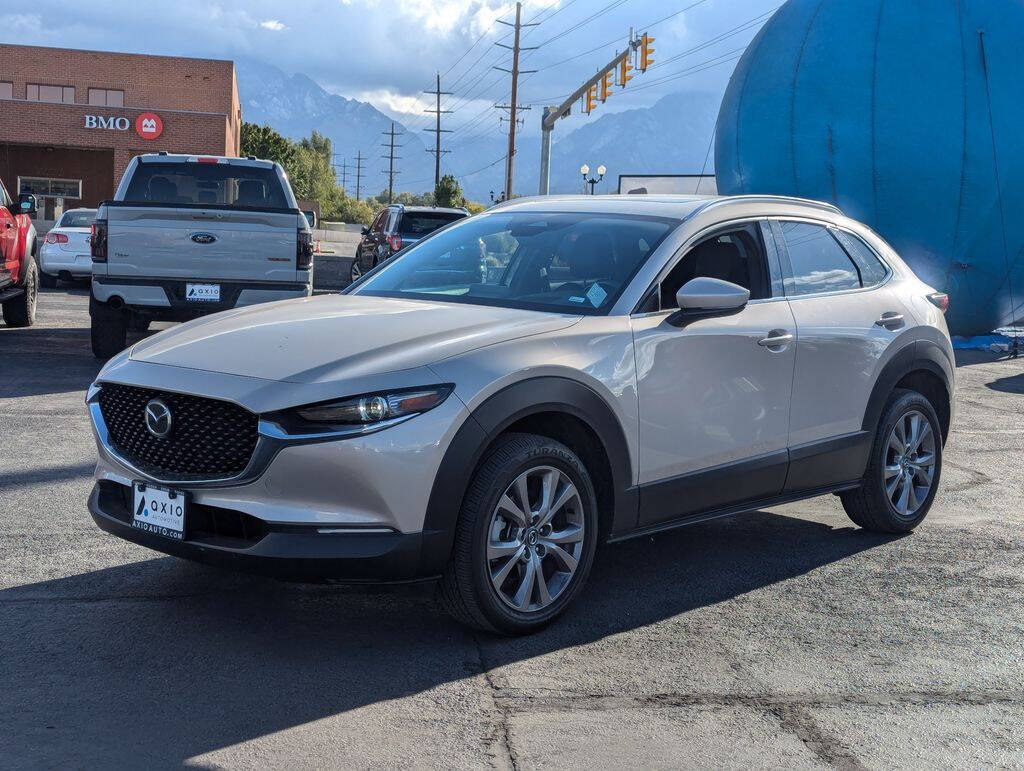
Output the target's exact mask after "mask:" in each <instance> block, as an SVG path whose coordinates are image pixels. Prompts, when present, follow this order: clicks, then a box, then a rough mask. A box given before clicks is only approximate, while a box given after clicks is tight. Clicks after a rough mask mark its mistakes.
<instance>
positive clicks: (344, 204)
mask: <svg viewBox="0 0 1024 771" xmlns="http://www.w3.org/2000/svg"><path fill="white" fill-rule="evenodd" d="M339 192H340V189H339ZM332 203H333V204H334V208H333V209H332V210H331V215H330V218H329V219H334V220H340V221H341V222H353V223H354V222H358V223H359V224H360V225H369V224H370V222H371V221H372V220H373V215H374V214H376V213H377V210H378V207H374V206H371V205H370V203H369V202H368V201H357V200H356V199H355V198H353V197H352V196H348V195H341V196H339V197H338V198H337V200H336V201H334V202H332ZM325 218H326V217H325Z"/></svg>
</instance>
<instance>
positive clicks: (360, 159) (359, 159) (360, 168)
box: [356, 150, 363, 201]
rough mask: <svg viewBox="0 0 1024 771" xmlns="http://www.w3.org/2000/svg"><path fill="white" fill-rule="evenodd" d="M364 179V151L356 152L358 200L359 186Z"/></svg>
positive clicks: (357, 198) (357, 194) (357, 196)
mask: <svg viewBox="0 0 1024 771" xmlns="http://www.w3.org/2000/svg"><path fill="white" fill-rule="evenodd" d="M362 181H363V151H362V150H360V151H359V152H358V153H356V200H357V201H358V200H359V187H360V184H361V183H362Z"/></svg>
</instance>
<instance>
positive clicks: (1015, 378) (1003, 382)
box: [985, 359, 1024, 394]
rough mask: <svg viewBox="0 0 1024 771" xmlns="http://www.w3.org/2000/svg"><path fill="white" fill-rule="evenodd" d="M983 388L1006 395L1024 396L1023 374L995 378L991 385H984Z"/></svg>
mask: <svg viewBox="0 0 1024 771" xmlns="http://www.w3.org/2000/svg"><path fill="white" fill-rule="evenodd" d="M1021 366H1024V359H1021ZM985 386H986V388H991V389H992V390H993V391H1000V392H1002V393H1006V394H1024V372H1021V373H1020V374H1017V375H1008V376H1006V377H1000V378H996V379H995V380H993V381H992V382H991V383H986V384H985Z"/></svg>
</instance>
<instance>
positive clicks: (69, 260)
mask: <svg viewBox="0 0 1024 771" xmlns="http://www.w3.org/2000/svg"><path fill="white" fill-rule="evenodd" d="M39 268H40V269H41V270H42V271H43V273H48V274H49V275H51V276H56V275H57V274H58V273H61V272H62V271H67V272H68V273H70V274H71V275H72V276H76V277H84V276H91V275H92V257H90V256H89V254H88V253H85V254H75V253H74V252H67V251H64V250H63V249H60V248H59V247H58V248H56V249H52V248H50V247H49V246H48V245H47V246H46V247H45V248H43V249H42V250H41V251H40V253H39Z"/></svg>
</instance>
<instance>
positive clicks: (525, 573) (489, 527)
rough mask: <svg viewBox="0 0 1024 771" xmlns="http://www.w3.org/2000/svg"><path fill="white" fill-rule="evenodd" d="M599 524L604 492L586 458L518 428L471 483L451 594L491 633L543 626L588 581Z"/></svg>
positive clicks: (461, 610) (463, 615)
mask: <svg viewBox="0 0 1024 771" xmlns="http://www.w3.org/2000/svg"><path fill="white" fill-rule="evenodd" d="M597 530H598V514H597V498H596V495H595V493H594V486H593V484H592V482H591V480H590V475H589V474H588V473H587V469H586V468H585V467H584V465H583V462H582V461H581V460H580V459H579V457H578V456H577V455H576V454H575V453H574V452H573V451H572V450H570V449H569V448H568V447H566V446H565V445H563V444H561V443H560V442H557V441H555V440H553V439H549V438H547V437H542V436H535V435H532V434H510V435H508V436H507V437H504V438H503V439H501V440H500V441H499V443H498V444H497V446H496V447H495V448H494V449H493V450H492V451H491V452H490V454H489V455H488V456H487V458H486V460H485V461H484V462H483V464H482V465H481V467H480V469H479V470H478V471H477V473H476V474H475V476H474V477H473V481H472V482H471V483H470V487H469V490H468V491H467V493H466V497H465V500H464V502H463V506H462V512H461V514H460V516H459V521H458V525H457V528H456V533H455V544H454V546H453V549H452V558H451V560H450V562H449V564H448V567H447V568H446V570H445V573H444V575H443V576H442V579H441V583H440V586H439V594H440V599H441V602H442V604H443V605H444V607H445V608H446V610H448V612H449V613H451V614H452V615H453V616H454V617H455V618H456V619H458V620H459V621H461V622H463V623H465V624H467V625H469V626H472V627H475V628H477V629H481V630H484V631H487V632H498V633H501V634H511V635H515V634H526V633H528V632H532V631H534V630H536V629H539V628H541V627H542V626H544V625H546V624H548V623H550V622H551V621H553V620H554V619H555V618H557V617H558V616H560V615H561V614H562V613H563V612H564V611H565V609H566V608H567V607H568V606H569V604H570V603H571V602H572V601H573V599H574V598H575V597H576V595H577V594H578V593H579V591H580V589H581V588H582V587H583V584H584V583H585V582H586V580H587V576H588V574H589V573H590V567H591V565H592V564H593V561H594V551H595V547H596V545H597V535H598V533H597Z"/></svg>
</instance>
